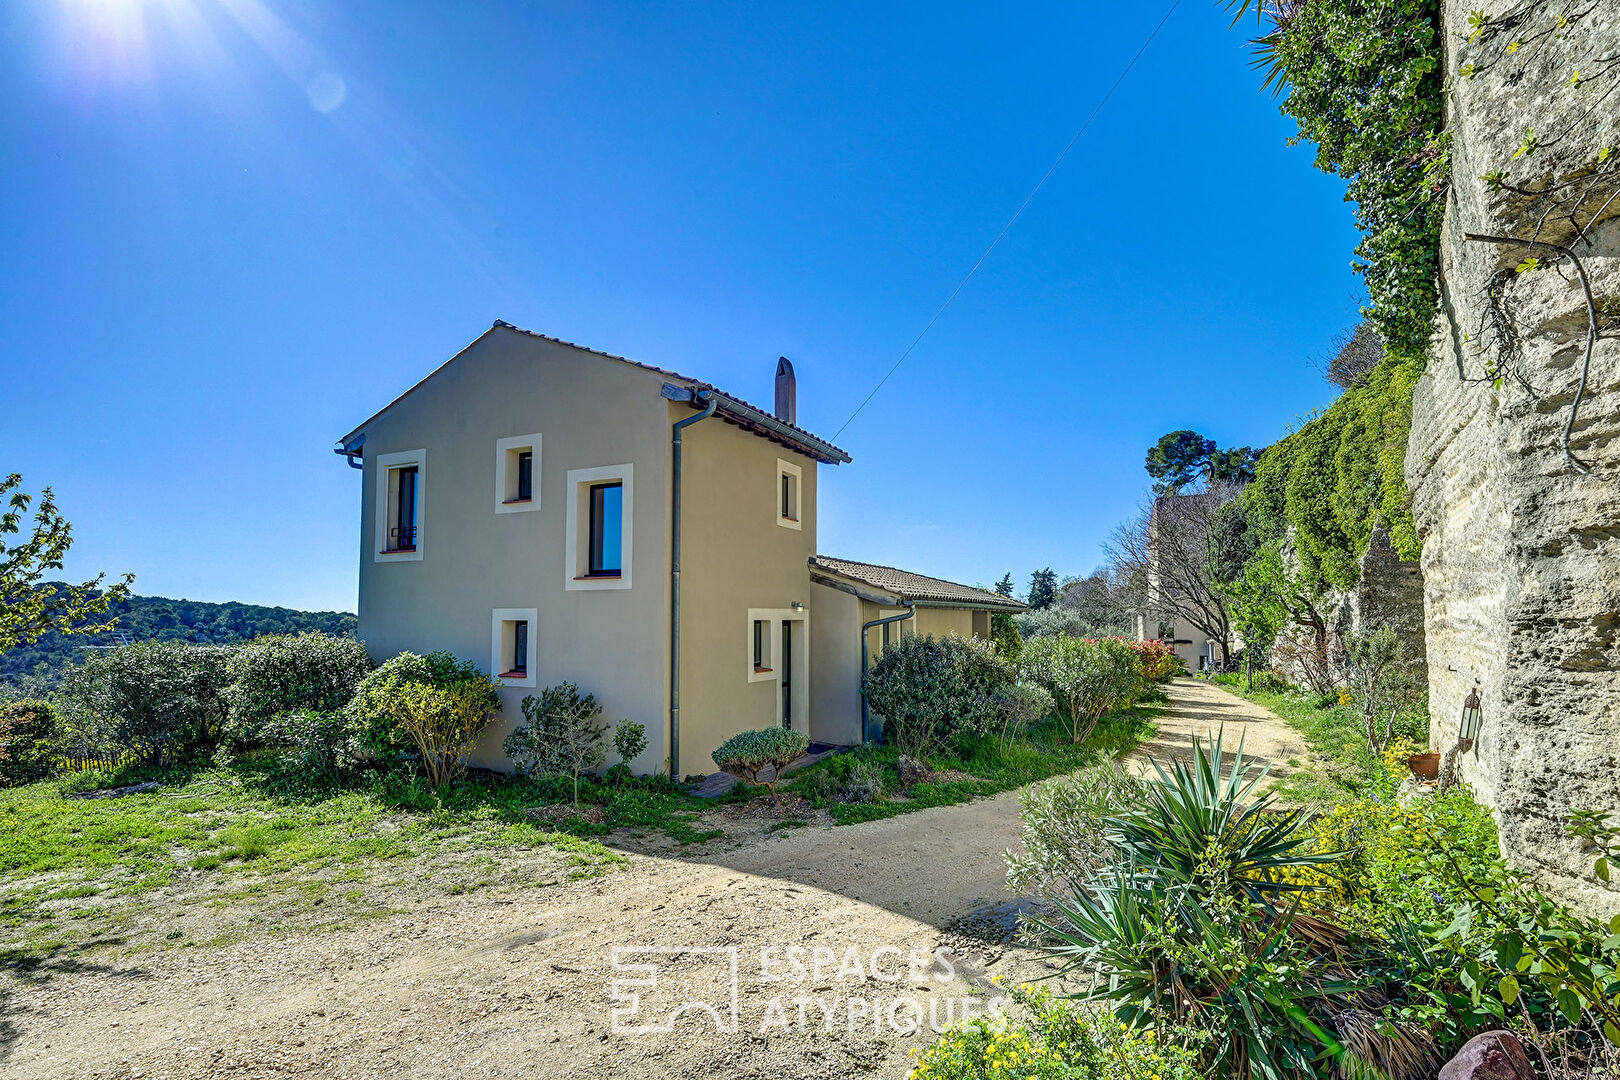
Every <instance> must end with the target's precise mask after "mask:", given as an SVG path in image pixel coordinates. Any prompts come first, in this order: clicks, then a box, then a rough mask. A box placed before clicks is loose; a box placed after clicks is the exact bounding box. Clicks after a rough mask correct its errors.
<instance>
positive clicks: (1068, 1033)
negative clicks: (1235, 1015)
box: [906, 985, 1203, 1080]
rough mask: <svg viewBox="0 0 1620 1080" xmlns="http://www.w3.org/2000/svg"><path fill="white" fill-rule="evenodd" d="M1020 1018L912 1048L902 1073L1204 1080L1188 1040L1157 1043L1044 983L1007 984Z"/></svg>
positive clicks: (921, 1077) (934, 1078)
mask: <svg viewBox="0 0 1620 1080" xmlns="http://www.w3.org/2000/svg"><path fill="white" fill-rule="evenodd" d="M1012 998H1013V1001H1014V1002H1015V1004H1016V1005H1017V1006H1018V1007H1019V1008H1020V1011H1021V1012H1022V1013H1023V1014H1024V1015H1026V1016H1027V1017H1028V1019H1027V1020H1026V1021H1024V1022H1019V1021H1014V1020H1010V1019H1006V1018H987V1019H976V1020H973V1021H970V1022H968V1023H967V1024H964V1025H961V1026H959V1027H954V1028H951V1029H950V1030H949V1031H947V1032H945V1033H944V1034H943V1035H941V1036H940V1038H939V1041H938V1042H936V1043H934V1044H933V1045H932V1046H930V1047H928V1048H926V1049H924V1050H921V1051H916V1052H915V1054H916V1061H915V1062H914V1063H913V1065H912V1068H911V1071H910V1072H908V1073H907V1074H906V1077H907V1080H1202V1077H1203V1074H1202V1073H1200V1072H1199V1071H1198V1068H1197V1056H1198V1055H1197V1052H1196V1051H1195V1050H1194V1049H1192V1048H1190V1046H1189V1045H1187V1043H1188V1040H1186V1039H1177V1040H1165V1041H1164V1042H1161V1041H1160V1040H1159V1038H1158V1037H1157V1035H1156V1034H1155V1033H1154V1032H1153V1031H1151V1030H1142V1031H1135V1030H1132V1029H1130V1028H1128V1027H1126V1026H1125V1025H1124V1024H1122V1023H1120V1022H1119V1021H1118V1020H1116V1019H1114V1018H1113V1017H1112V1016H1111V1015H1109V1014H1107V1013H1105V1012H1100V1011H1090V1010H1086V1009H1084V1008H1083V1007H1076V1006H1074V1005H1071V1004H1069V1003H1067V1002H1065V1001H1062V1000H1060V999H1058V998H1055V997H1054V996H1053V994H1052V992H1051V991H1050V990H1045V989H1041V990H1037V989H1034V988H1032V987H1030V986H1028V985H1024V986H1020V987H1018V988H1017V989H1016V990H1014V991H1012Z"/></svg>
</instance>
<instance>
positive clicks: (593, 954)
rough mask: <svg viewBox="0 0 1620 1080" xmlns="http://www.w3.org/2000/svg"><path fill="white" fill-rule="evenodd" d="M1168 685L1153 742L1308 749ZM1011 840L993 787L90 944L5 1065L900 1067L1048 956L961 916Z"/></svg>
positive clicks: (71, 1071) (1014, 810) (93, 1074)
mask: <svg viewBox="0 0 1620 1080" xmlns="http://www.w3.org/2000/svg"><path fill="white" fill-rule="evenodd" d="M1170 692H1171V697H1172V701H1173V703H1174V704H1173V711H1172V713H1171V715H1170V716H1168V717H1166V718H1164V719H1162V720H1161V721H1160V722H1159V727H1160V734H1159V736H1158V738H1156V739H1155V740H1153V742H1152V743H1151V744H1150V746H1149V750H1150V751H1151V752H1157V753H1166V752H1168V753H1176V752H1186V749H1187V747H1189V746H1190V745H1191V738H1192V737H1193V735H1195V734H1202V733H1203V732H1204V730H1205V729H1207V728H1213V727H1216V726H1218V725H1219V723H1220V722H1221V721H1222V720H1225V722H1226V726H1227V735H1228V740H1229V741H1231V742H1235V739H1234V738H1233V732H1234V729H1238V730H1242V731H1244V732H1246V733H1247V734H1248V744H1247V749H1248V750H1249V751H1250V752H1253V753H1255V754H1257V755H1261V756H1268V757H1271V758H1272V759H1274V760H1276V761H1278V763H1279V764H1282V763H1285V762H1286V760H1287V759H1288V758H1290V757H1303V756H1304V747H1303V744H1300V743H1299V742H1298V739H1297V737H1296V736H1293V735H1292V732H1290V731H1289V730H1288V729H1286V728H1284V727H1283V726H1282V725H1281V724H1280V722H1278V721H1276V720H1275V718H1272V717H1270V715H1269V714H1266V713H1264V712H1263V710H1258V709H1257V708H1255V707H1254V706H1252V705H1250V704H1249V703H1247V702H1245V701H1242V700H1241V699H1238V698H1235V697H1233V696H1232V695H1230V694H1227V693H1225V692H1224V691H1221V690H1218V689H1215V688H1212V687H1209V686H1207V685H1204V684H1201V683H1192V682H1187V681H1184V682H1181V683H1178V684H1176V685H1175V686H1174V687H1172V688H1171V691H1170ZM1017 838H1018V794H1017V792H1007V793H1005V794H1002V795H999V796H996V797H994V798H990V799H983V800H979V801H977V802H973V803H968V804H965V805H961V806H953V807H942V808H938V809H933V810H927V811H923V812H920V813H916V814H910V815H907V816H903V817H897V818H890V819H888V820H885V821H877V822H871V823H868V824H863V825H853V826H846V827H841V828H830V827H825V826H819V827H818V826H812V827H807V828H801V829H785V830H780V831H777V832H773V833H760V832H759V831H757V830H756V831H755V832H754V834H753V835H752V836H750V837H748V838H746V839H744V840H743V842H741V843H727V842H723V841H716V842H713V843H711V844H709V845H706V847H705V849H704V850H702V851H701V852H700V853H698V854H689V855H685V856H683V857H675V856H672V855H669V854H664V853H647V852H645V851H640V852H633V853H631V856H630V863H629V865H628V866H627V867H626V868H624V869H621V870H619V871H617V872H614V873H611V874H609V875H607V876H605V877H601V878H596V879H592V880H588V881H582V882H574V883H571V884H564V885H553V886H549V887H544V888H532V887H531V888H517V887H502V888H492V889H486V890H481V891H476V892H472V893H468V894H465V895H446V894H444V893H443V892H440V893H430V894H429V898H427V899H424V900H422V901H421V902H419V903H416V904H414V905H412V906H411V907H410V909H409V910H408V911H405V912H403V913H399V914H395V915H391V916H387V917H384V918H380V919H377V920H375V921H371V922H366V923H362V924H360V925H359V926H355V927H350V928H346V929H342V930H336V931H328V932H311V931H307V930H292V929H285V930H283V931H282V932H279V933H277V932H275V931H274V930H272V931H271V932H269V933H267V934H261V935H256V936H255V937H254V938H253V939H252V940H249V941H244V942H241V943H238V944H233V945H226V946H220V947H215V948H197V949H172V950H161V951H146V952H143V953H137V954H135V955H133V956H129V957H122V958H121V957H118V956H116V955H97V956H94V957H92V958H91V959H92V960H93V961H94V963H93V964H91V965H89V966H85V967H83V968H77V969H76V968H75V967H74V966H72V965H64V966H62V967H60V968H58V969H57V970H55V971H52V972H51V973H50V976H49V978H43V977H41V978H39V979H38V981H33V982H28V981H25V982H24V983H23V984H22V987H21V989H20V990H18V991H17V992H16V993H14V994H13V996H12V997H11V998H10V1000H0V1071H3V1072H4V1073H5V1075H6V1076H8V1077H17V1078H19V1080H23V1078H35V1077H39V1078H51V1080H57V1078H68V1077H72V1078H75V1080H112V1078H135V1077H151V1078H186V1080H195V1078H203V1077H208V1078H214V1077H233V1078H234V1077H240V1078H243V1080H258V1078H268V1077H285V1076H294V1075H295V1076H300V1077H323V1078H340V1077H345V1078H346V1077H373V1076H378V1077H394V1076H398V1077H406V1076H409V1077H413V1078H414V1077H452V1076H453V1077H534V1078H545V1080H551V1078H562V1077H576V1076H578V1077H592V1078H602V1077H638V1078H639V1077H656V1078H673V1077H694V1078H695V1077H704V1078H728V1080H729V1078H732V1077H760V1078H764V1077H769V1078H773V1080H775V1078H799V1077H803V1078H812V1077H815V1078H829V1077H833V1078H845V1077H851V1078H852V1077H857V1076H859V1077H880V1078H893V1077H900V1076H903V1075H904V1073H905V1071H906V1068H907V1063H908V1060H909V1057H908V1050H909V1049H910V1048H911V1047H912V1046H916V1045H919V1044H921V1043H924V1042H927V1041H930V1040H931V1036H930V1035H929V1034H928V1032H927V1030H926V1029H927V1028H928V1027H930V1026H932V1025H933V1023H934V1022H935V1021H940V1022H944V1021H946V1020H948V1019H956V1018H960V1017H961V1016H962V1015H963V1014H964V1012H968V1011H971V1012H973V1013H978V1012H982V1011H984V1009H985V1008H986V1007H987V1004H988V1003H990V1002H993V1001H994V1000H996V999H997V998H998V997H999V991H998V990H997V989H996V987H995V985H994V984H993V983H992V982H991V981H990V976H991V975H994V974H1004V975H1007V976H1008V977H1010V978H1012V979H1015V980H1017V979H1023V978H1028V977H1030V976H1031V975H1032V974H1040V973H1044V971H1045V969H1044V967H1041V966H1040V965H1039V964H1038V963H1037V962H1036V961H1035V960H1034V959H1033V958H1032V957H1030V956H1029V955H1028V954H1027V953H1024V952H1023V951H1021V950H1017V949H1009V948H1006V947H1004V946H1000V945H996V944H991V943H987V942H985V941H983V940H980V939H974V938H970V937H965V936H963V935H961V934H959V933H956V932H955V931H954V930H953V926H954V925H956V923H957V920H959V919H960V918H961V917H962V916H964V915H968V914H970V913H973V912H982V911H984V909H986V908H991V907H993V906H995V905H998V904H1006V903H1008V902H1009V901H1011V900H1012V899H1013V898H1012V897H1011V896H1010V894H1008V893H1007V891H1006V889H1005V886H1004V884H1003V876H1004V874H1005V870H1006V867H1005V863H1004V861H1003V859H1002V852H1003V850H1004V849H1006V848H1008V847H1011V846H1013V845H1015V844H1016V843H1017ZM521 857H522V856H521V855H515V856H514V858H521ZM615 950H620V951H619V952H618V953H617V954H616V953H615ZM936 950H943V951H936ZM37 974H38V975H40V976H43V975H44V973H43V972H40V973H37ZM733 986H734V987H735V996H733ZM616 989H617V991H618V993H617V995H616V994H615V990H616ZM683 1002H694V1003H696V1006H695V1007H693V1008H690V1009H688V1011H687V1012H686V1013H685V1015H684V1016H682V1017H681V1018H680V1019H678V1020H676V1021H675V1022H674V1023H673V1024H672V1025H671V1030H668V1031H664V1032H657V1031H653V1032H648V1031H645V1030H640V1029H644V1028H646V1027H649V1026H652V1027H657V1026H660V1025H665V1024H668V1023H669V1020H670V1016H671V1014H672V1013H674V1012H675V1011H676V1010H677V1009H678V1008H679V1007H680V1006H681V1005H682V1003H683ZM615 1009H618V1010H619V1012H618V1015H617V1016H616V1015H615ZM705 1010H709V1011H705ZM919 1019H920V1020H921V1024H922V1029H923V1030H920V1031H918V1032H915V1033H907V1031H906V1029H907V1028H908V1027H910V1026H912V1024H913V1023H914V1022H915V1021H917V1020H919ZM733 1024H734V1025H735V1030H734V1031H733V1030H729V1029H730V1028H732V1026H733Z"/></svg>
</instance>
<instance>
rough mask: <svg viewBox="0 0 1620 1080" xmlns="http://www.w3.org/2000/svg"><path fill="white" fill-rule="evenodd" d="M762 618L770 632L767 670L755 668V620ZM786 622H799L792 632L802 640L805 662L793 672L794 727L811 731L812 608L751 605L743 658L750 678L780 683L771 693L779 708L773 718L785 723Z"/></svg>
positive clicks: (799, 640) (750, 679)
mask: <svg viewBox="0 0 1620 1080" xmlns="http://www.w3.org/2000/svg"><path fill="white" fill-rule="evenodd" d="M761 621H763V622H764V623H765V628H766V631H767V632H768V633H769V635H770V652H769V659H770V667H768V668H766V669H765V670H764V671H755V670H754V623H756V622H761ZM784 622H793V623H798V626H796V627H794V630H793V634H794V638H795V640H797V641H798V642H800V644H801V647H802V648H803V652H802V653H801V654H800V655H801V658H802V659H803V661H804V662H803V663H802V664H800V665H799V666H798V667H797V668H795V670H794V672H793V690H794V702H795V705H796V707H795V708H794V710H793V714H794V718H795V719H794V722H793V730H794V731H803V732H808V731H809V730H810V729H809V727H808V726H807V722H808V710H809V704H810V683H809V681H808V680H809V678H810V660H809V657H810V609H809V608H803V607H798V608H795V607H785V608H749V609H748V621H747V622H746V623H745V624H744V626H745V627H746V628H747V629H746V632H745V633H744V635H743V639H744V646H745V647H744V657H743V659H744V660H745V661H746V662H747V672H748V681H749V682H751V683H756V682H765V681H767V680H769V681H772V682H775V683H776V684H777V686H776V692H775V693H773V694H772V695H771V700H772V701H774V702H775V703H776V711H775V713H774V714H773V715H774V716H775V719H774V720H773V721H772V722H773V724H774V725H775V726H778V727H780V726H781V723H782V686H781V678H782V624H783V623H784Z"/></svg>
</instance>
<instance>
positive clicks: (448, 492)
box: [337, 322, 1021, 776]
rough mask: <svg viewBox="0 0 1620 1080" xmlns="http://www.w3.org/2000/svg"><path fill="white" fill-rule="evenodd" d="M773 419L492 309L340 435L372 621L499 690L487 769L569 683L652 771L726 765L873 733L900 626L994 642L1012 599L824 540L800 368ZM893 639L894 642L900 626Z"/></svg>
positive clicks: (781, 388) (402, 646) (782, 380)
mask: <svg viewBox="0 0 1620 1080" xmlns="http://www.w3.org/2000/svg"><path fill="white" fill-rule="evenodd" d="M775 389H776V402H775V408H774V409H773V410H771V411H770V412H767V411H765V410H763V409H760V408H758V407H756V406H753V405H750V404H748V403H747V402H746V401H744V400H742V399H741V398H738V397H736V396H734V395H731V394H727V393H725V392H723V391H721V390H719V389H718V388H717V387H714V386H711V385H709V384H708V383H705V382H702V381H699V380H696V379H692V378H689V377H687V376H683V375H678V374H676V373H675V372H671V371H665V370H662V369H660V368H656V367H651V366H649V365H646V364H641V363H637V362H635V361H631V360H626V359H624V358H622V357H617V356H611V355H609V354H607V353H601V352H597V351H594V350H591V349H586V348H582V347H580V346H577V345H573V344H570V343H568V342H565V341H560V340H558V339H555V338H550V337H546V336H544V335H540V334H536V333H532V332H530V331H527V330H521V329H519V328H517V327H515V326H512V325H510V324H508V323H505V322H497V323H495V325H494V326H493V327H492V328H491V329H489V330H488V331H487V332H485V333H484V334H483V335H481V336H480V337H479V338H478V339H477V340H475V341H474V342H473V343H472V344H470V345H468V346H467V347H466V348H465V349H463V350H461V352H459V353H457V354H456V355H455V356H454V357H452V358H451V359H450V360H449V361H447V362H445V363H444V364H443V365H441V366H440V367H439V368H437V369H436V370H435V371H433V372H432V373H431V374H430V375H428V376H427V377H426V378H425V379H423V380H422V381H421V382H419V383H417V384H416V385H415V386H414V387H412V388H411V389H409V390H408V391H406V392H405V393H404V394H402V395H400V397H398V398H396V399H395V400H394V401H393V402H392V403H391V404H389V405H388V406H387V407H386V408H384V409H383V410H382V411H381V412H379V413H377V414H376V415H375V416H372V417H371V418H370V419H368V420H367V421H365V423H363V424H361V425H360V426H359V427H357V428H355V429H354V430H353V431H351V432H349V433H348V434H347V435H345V436H344V437H343V439H342V440H341V442H340V445H339V446H338V448H337V452H338V453H339V454H341V455H343V456H344V457H345V458H347V460H348V462H349V464H350V465H352V466H353V467H354V468H356V469H359V470H361V471H362V473H363V482H362V491H361V528H360V606H359V612H360V636H361V638H362V640H364V641H365V642H366V645H367V647H368V648H369V649H370V651H371V653H372V656H373V658H374V659H377V660H382V659H384V658H386V657H389V656H392V655H394V654H396V653H398V652H401V651H404V650H411V651H413V652H429V651H432V650H436V649H444V650H448V651H449V652H452V653H454V654H456V655H457V656H460V657H462V658H463V659H466V660H471V661H474V662H476V663H477V664H478V665H479V666H480V667H484V668H486V669H487V670H489V671H490V672H491V673H492V674H494V675H496V676H497V677H498V678H499V679H500V682H501V684H502V691H501V696H502V699H503V702H504V709H503V712H502V715H501V717H500V718H499V720H498V721H497V722H496V723H495V724H494V725H492V726H491V728H490V730H489V731H488V732H487V733H486V734H485V736H484V737H483V738H482V739H481V740H480V743H479V745H478V748H477V750H476V751H475V753H474V755H473V763H474V764H478V765H483V766H486V767H491V768H502V767H504V766H505V765H506V764H507V762H506V758H505V755H504V753H503V751H502V749H501V745H502V742H503V740H504V739H505V736H506V733H507V732H508V731H510V730H511V728H512V727H513V726H514V724H516V723H517V722H519V721H520V720H521V719H522V711H521V702H522V700H523V698H524V696H526V695H528V694H534V693H538V689H539V688H541V687H545V686H550V685H554V684H556V683H558V682H562V681H564V680H567V681H569V682H573V683H575V684H577V685H578V686H580V687H581V688H582V689H583V690H586V691H588V692H590V693H593V694H595V695H596V697H597V699H598V700H599V701H601V702H602V704H603V706H604V708H605V717H606V719H608V720H609V721H613V720H617V719H627V720H632V721H636V722H638V723H641V724H643V725H645V726H646V729H647V736H648V740H649V746H648V749H647V750H646V752H645V753H644V754H643V756H642V757H641V758H640V759H639V760H638V761H636V762H634V763H633V767H634V768H635V769H636V771H638V772H652V771H659V770H665V769H667V770H669V771H671V772H673V773H674V774H675V775H677V776H679V775H683V774H687V773H704V772H709V771H712V770H713V769H714V762H713V760H712V758H711V757H710V752H711V751H713V750H714V749H715V748H716V747H717V746H719V744H720V743H721V742H723V741H725V740H726V739H727V738H729V737H730V736H732V735H734V734H736V733H737V732H739V731H744V730H747V729H750V728H761V727H767V726H770V725H773V724H782V725H785V726H789V727H792V728H794V729H796V730H799V731H803V732H804V733H805V734H807V735H808V736H809V737H810V738H811V740H812V741H815V742H822V743H839V744H848V743H853V742H858V741H860V740H861V738H862V734H863V726H862V722H861V712H862V710H861V699H860V672H861V670H862V669H861V665H862V662H863V649H864V653H865V657H866V659H867V660H868V661H869V660H870V659H872V658H873V657H875V655H876V652H877V651H879V650H881V648H882V644H883V642H884V641H885V640H894V639H895V638H896V636H897V635H899V634H902V633H925V634H929V633H931V634H943V633H947V632H955V633H959V634H963V635H967V634H977V635H979V636H988V634H989V613H990V612H991V611H993V610H1003V609H1005V610H1021V607H1020V605H1018V604H1017V603H1016V602H1015V601H1011V600H1008V599H1006V598H1005V597H1001V596H997V595H995V594H994V593H989V592H986V591H984V590H980V589H973V588H970V587H967V586H961V585H955V584H953V583H950V582H944V581H939V580H938V579H934V578H926V577H922V576H919V575H914V574H907V573H905V572H903V571H896V570H893V569H890V568H886V567H877V566H871V565H868V564H863V563H854V562H849V561H846V560H840V559H830V558H823V557H820V556H817V555H816V492H817V485H818V475H817V470H818V466H820V465H838V464H844V463H848V462H849V461H850V457H849V455H848V454H846V453H844V452H843V451H842V450H840V449H838V448H837V447H836V446H833V445H831V444H830V443H828V442H826V441H824V440H822V439H819V438H817V437H816V436H814V435H812V434H810V433H809V432H807V431H804V430H803V429H801V428H799V427H797V426H796V425H795V423H794V420H795V412H796V409H795V401H794V397H795V385H794V375H793V369H792V365H791V364H789V363H788V362H787V361H786V360H785V359H784V360H782V361H780V362H779V363H778V365H777V371H776V385H775ZM885 635H887V637H885Z"/></svg>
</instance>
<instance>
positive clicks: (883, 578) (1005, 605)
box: [810, 555, 1025, 611]
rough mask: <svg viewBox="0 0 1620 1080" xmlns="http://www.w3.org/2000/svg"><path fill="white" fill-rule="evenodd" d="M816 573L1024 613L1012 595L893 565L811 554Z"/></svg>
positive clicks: (910, 596)
mask: <svg viewBox="0 0 1620 1080" xmlns="http://www.w3.org/2000/svg"><path fill="white" fill-rule="evenodd" d="M817 570H821V571H823V572H824V573H828V574H832V575H836V576H838V577H842V578H848V579H850V580H852V581H858V582H861V583H862V584H865V585H870V586H871V587H872V588H874V589H878V590H880V591H882V592H887V593H893V594H894V595H895V596H898V597H900V598H901V599H903V600H913V601H917V602H919V603H926V604H947V605H955V606H958V607H972V608H984V609H991V608H993V609H995V610H997V611H1023V610H1025V608H1024V605H1023V604H1020V603H1019V602H1018V601H1017V600H1014V599H1013V598H1012V597H1010V596H1002V595H1001V594H999V593H993V592H990V591H989V590H987V589H976V588H974V587H973V586H971V585H958V584H957V583H956V582H954V581H946V580H944V579H943V578H936V577H929V576H928V575H926V574H913V573H912V572H911V571H909V570H897V569H895V568H894V567H892V566H879V565H877V564H876V563H864V562H855V561H854V560H852V559H838V558H834V557H833V556H831V555H812V556H810V571H811V576H812V577H814V576H815V572H816V571H817Z"/></svg>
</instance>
